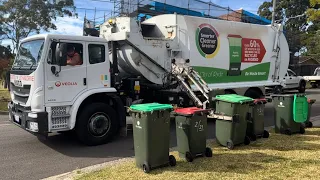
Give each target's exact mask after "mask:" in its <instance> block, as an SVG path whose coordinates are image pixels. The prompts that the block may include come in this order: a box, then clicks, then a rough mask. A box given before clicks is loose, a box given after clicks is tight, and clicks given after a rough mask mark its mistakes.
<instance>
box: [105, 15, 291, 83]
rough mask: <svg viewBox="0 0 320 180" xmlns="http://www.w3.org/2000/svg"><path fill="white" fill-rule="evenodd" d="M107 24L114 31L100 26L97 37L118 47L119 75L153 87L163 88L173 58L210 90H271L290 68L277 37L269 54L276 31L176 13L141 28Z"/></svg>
mask: <svg viewBox="0 0 320 180" xmlns="http://www.w3.org/2000/svg"><path fill="white" fill-rule="evenodd" d="M112 22H113V23H114V24H115V25H114V29H115V30H116V32H112V29H113V26H112V25H110V24H109V22H105V23H104V24H102V25H101V27H100V36H101V37H103V38H106V39H107V40H108V41H117V42H118V43H119V44H120V48H119V50H118V57H119V58H118V59H119V66H120V68H121V72H126V74H127V75H128V74H130V75H132V74H134V75H142V76H143V77H145V78H146V79H148V80H149V81H151V82H153V83H156V84H162V83H163V77H164V76H165V74H166V71H165V70H170V68H171V59H172V58H177V57H178V58H184V59H190V64H191V66H192V67H193V68H194V69H195V70H196V71H198V73H199V74H200V75H201V76H202V78H204V80H205V81H206V82H207V83H208V84H209V87H210V88H213V89H225V88H241V87H259V86H267V85H276V84H279V81H278V80H279V79H283V78H284V76H285V74H286V70H287V67H288V64H289V48H288V44H287V41H286V39H285V37H284V35H283V34H282V33H280V35H279V42H278V45H279V48H280V51H279V54H278V56H277V53H276V52H274V51H273V46H274V39H275V36H276V34H277V31H276V28H275V27H272V26H270V25H256V24H247V23H240V22H232V21H222V20H215V19H208V18H200V17H193V16H183V15H175V14H166V15H159V16H155V17H152V18H150V19H147V20H146V21H144V22H142V23H141V25H139V24H138V23H137V22H136V21H135V20H134V18H130V17H117V18H115V19H113V20H112ZM145 31H146V32H145ZM201 42H202V43H201ZM137 49H138V50H139V51H140V52H139V51H137ZM206 53H207V54H206ZM148 57H149V58H151V59H152V60H154V62H155V63H157V64H158V65H159V67H158V66H155V65H154V64H155V63H153V62H151V61H150V60H149V59H148ZM237 63H238V64H237ZM233 66H234V67H233ZM232 71H233V73H229V74H228V72H232ZM237 71H238V72H241V74H240V73H237ZM124 75H125V74H124ZM277 81H278V82H277Z"/></svg>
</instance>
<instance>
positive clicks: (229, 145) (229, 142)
mask: <svg viewBox="0 0 320 180" xmlns="http://www.w3.org/2000/svg"><path fill="white" fill-rule="evenodd" d="M227 148H228V149H233V148H234V144H233V142H232V141H231V140H229V141H228V142H227Z"/></svg>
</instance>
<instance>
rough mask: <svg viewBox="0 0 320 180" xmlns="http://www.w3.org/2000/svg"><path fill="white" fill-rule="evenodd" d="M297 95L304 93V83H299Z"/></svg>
mask: <svg viewBox="0 0 320 180" xmlns="http://www.w3.org/2000/svg"><path fill="white" fill-rule="evenodd" d="M298 90H299V93H304V92H305V91H306V83H305V82H304V81H301V82H300V84H299V89H298Z"/></svg>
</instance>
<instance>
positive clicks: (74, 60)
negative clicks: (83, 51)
mask: <svg viewBox="0 0 320 180" xmlns="http://www.w3.org/2000/svg"><path fill="white" fill-rule="evenodd" d="M67 55H68V57H67V65H71V66H76V65H82V59H81V57H80V55H79V53H77V52H76V51H75V47H74V46H72V45H70V46H68V49H67Z"/></svg>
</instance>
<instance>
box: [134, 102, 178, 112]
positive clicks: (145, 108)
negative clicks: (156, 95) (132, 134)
mask: <svg viewBox="0 0 320 180" xmlns="http://www.w3.org/2000/svg"><path fill="white" fill-rule="evenodd" d="M130 109H132V110H134V111H142V112H150V111H157V110H167V109H173V106H172V105H170V104H159V103H146V104H134V105H131V106H130Z"/></svg>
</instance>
